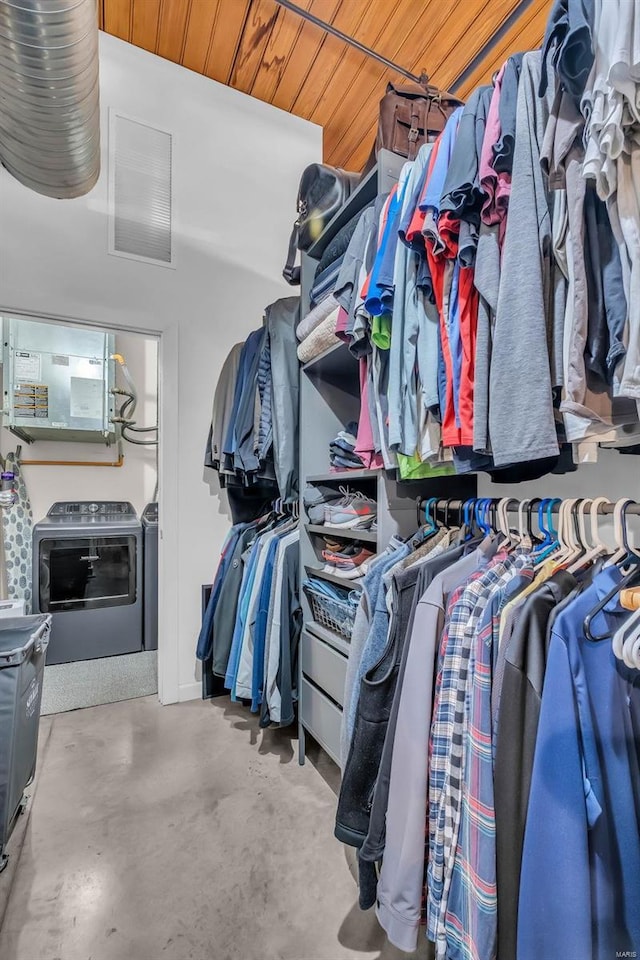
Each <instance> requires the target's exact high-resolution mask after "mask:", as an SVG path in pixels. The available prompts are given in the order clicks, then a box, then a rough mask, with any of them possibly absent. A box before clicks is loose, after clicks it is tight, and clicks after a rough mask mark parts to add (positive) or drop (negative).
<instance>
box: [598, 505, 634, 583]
mask: <svg viewBox="0 0 640 960" xmlns="http://www.w3.org/2000/svg"><path fill="white" fill-rule="evenodd" d="M632 503H634V501H633V500H629V499H624V498H623V499H621V500H616V504H615V506H614V508H613V534H614V537H615V541H616V545H617V547H618V549H617V550H616V552H615V553H614V554H612V556H611V557H610V558H609V560H608V561H607V563H606V566H607V567H610V566H613V564H620V562H621V561H624V560H625V559H627V557H629V556H630V555H632V556H635V557H639V558H640V553H639V552H638V551H637V550H635V549H634V548H633V547H632V546H631V545H630V543H629V538H628V535H627V525H626V522H625V517H626V513H627V509H628V507H629V506H630V505H631V504H632Z"/></svg>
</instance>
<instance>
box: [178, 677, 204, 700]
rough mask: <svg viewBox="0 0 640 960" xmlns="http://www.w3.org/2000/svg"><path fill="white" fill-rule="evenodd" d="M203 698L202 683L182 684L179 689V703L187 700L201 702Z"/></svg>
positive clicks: (195, 681)
mask: <svg viewBox="0 0 640 960" xmlns="http://www.w3.org/2000/svg"><path fill="white" fill-rule="evenodd" d="M201 697H202V683H200V682H199V681H198V680H194V681H193V682H192V683H181V684H180V686H179V687H178V702H179V703H184V702H185V700H200V698H201Z"/></svg>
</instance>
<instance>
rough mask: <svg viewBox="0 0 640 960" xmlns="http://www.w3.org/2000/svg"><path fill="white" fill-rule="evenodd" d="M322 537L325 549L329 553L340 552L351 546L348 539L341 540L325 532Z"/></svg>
mask: <svg viewBox="0 0 640 960" xmlns="http://www.w3.org/2000/svg"><path fill="white" fill-rule="evenodd" d="M322 539H323V540H324V546H325V550H328V551H329V553H342V552H343V550H344V549H345V547H349V546H352V544H350V543H349V541H348V540H341V539H340V538H339V537H332V536H331V535H329V534H326V533H325V534H324V536H323V537H322Z"/></svg>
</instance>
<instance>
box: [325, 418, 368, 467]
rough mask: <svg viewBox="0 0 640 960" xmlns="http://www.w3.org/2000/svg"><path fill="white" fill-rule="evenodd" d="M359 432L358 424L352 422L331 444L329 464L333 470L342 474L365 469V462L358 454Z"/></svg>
mask: <svg viewBox="0 0 640 960" xmlns="http://www.w3.org/2000/svg"><path fill="white" fill-rule="evenodd" d="M357 432H358V424H357V423H356V422H355V421H352V422H351V423H348V424H347V425H346V427H345V428H344V430H340V431H339V432H338V435H337V436H336V437H334V439H333V440H332V441H331V443H330V444H329V463H330V465H331V469H332V470H335V471H336V472H338V473H341V472H343V471H344V470H362V469H363V468H364V461H363V460H362V458H361V457H359V456H358V454H357V453H356V443H357V439H356V434H357Z"/></svg>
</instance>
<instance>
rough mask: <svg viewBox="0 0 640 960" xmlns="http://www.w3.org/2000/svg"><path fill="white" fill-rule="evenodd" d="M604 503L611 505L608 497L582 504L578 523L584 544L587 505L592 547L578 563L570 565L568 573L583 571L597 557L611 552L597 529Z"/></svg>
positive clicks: (596, 498) (585, 539) (585, 540)
mask: <svg viewBox="0 0 640 960" xmlns="http://www.w3.org/2000/svg"><path fill="white" fill-rule="evenodd" d="M605 503H609V504H610V503H611V501H610V500H609V499H608V497H595V499H594V500H591V501H588V500H587V501H585V503H584V504H583V507H582V508H581V510H580V514H579V523H580V527H581V532H582V536H583V540H584V542H585V543H586V542H587V533H586V522H585V519H586V505H587V504H588V509H589V514H590V520H591V539H592V546H591V547H590V548H589V549H587V551H586V553H585V554H584V555H583V556H582V557H581V558H580V560H579V561H576V563H574V564H572V565H571V566H570V567H569V570H568V572H569V573H577V572H578V571H579V570H582V569H585V568H586V567H587V566H589V564H591V563H593V561H594V560H597V559H598V558H599V557H604V556H606V555H607V554H608V553H610V552H611V551H610V549H609V547H608V545H607V544H606V543H605V542H604V540H603V539H602V537H601V536H600V531H599V528H598V514H599V512H600V508H601V507H602V506H603V505H604V504H605Z"/></svg>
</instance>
